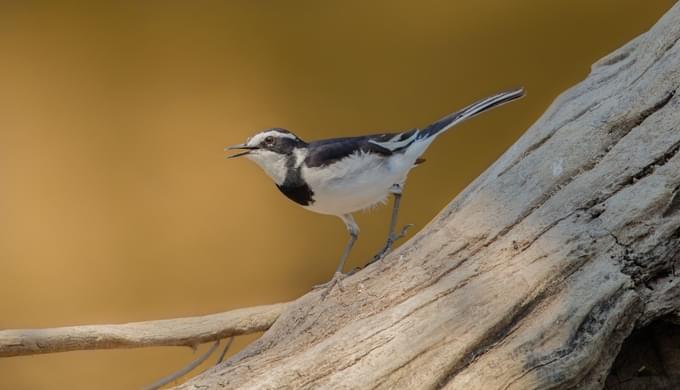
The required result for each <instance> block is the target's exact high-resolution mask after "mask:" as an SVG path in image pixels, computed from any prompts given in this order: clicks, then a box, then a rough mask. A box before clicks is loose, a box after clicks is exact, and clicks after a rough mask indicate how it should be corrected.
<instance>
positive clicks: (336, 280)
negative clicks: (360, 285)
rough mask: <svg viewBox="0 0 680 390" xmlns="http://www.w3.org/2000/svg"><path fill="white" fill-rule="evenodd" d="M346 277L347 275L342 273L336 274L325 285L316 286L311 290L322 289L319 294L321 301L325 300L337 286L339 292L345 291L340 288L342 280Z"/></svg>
mask: <svg viewBox="0 0 680 390" xmlns="http://www.w3.org/2000/svg"><path fill="white" fill-rule="evenodd" d="M347 276H348V275H345V274H343V273H342V272H336V273H335V274H333V277H332V278H331V280H329V281H328V282H326V283H321V284H317V285H316V286H314V287H312V290H319V289H323V290H324V291H323V293H321V299H326V296H328V294H329V293H330V292H331V291H332V290H333V288H334V287H335V286H337V287H338V289H339V290H340V291H344V290H345V288H344V287H343V286H342V280H343V279H345V278H346V277H347Z"/></svg>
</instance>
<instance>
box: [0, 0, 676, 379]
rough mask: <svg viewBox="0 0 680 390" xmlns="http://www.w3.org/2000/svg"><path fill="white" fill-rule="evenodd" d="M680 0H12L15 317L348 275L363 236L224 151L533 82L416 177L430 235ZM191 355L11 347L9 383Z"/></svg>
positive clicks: (6, 25) (10, 263)
mask: <svg viewBox="0 0 680 390" xmlns="http://www.w3.org/2000/svg"><path fill="white" fill-rule="evenodd" d="M673 3H674V1H672V0H656V1H653V2H642V1H638V0H601V1H597V2H593V1H589V0H555V1H550V2H547V1H541V0H515V1H512V2H509V1H506V0H489V1H484V2H479V1H475V0H458V1H422V2H417V4H416V2H411V1H373V2H363V1H342V2H341V1H336V2H323V3H322V2H316V1H297V2H264V1H260V2H252V1H231V2H217V1H214V2H210V1H202V2H144V3H143V4H142V3H137V2H118V3H115V4H113V3H109V4H107V3H104V2H91V3H90V4H86V3H84V2H59V1H54V2H50V3H44V4H41V3H39V2H32V1H31V2H10V1H3V2H2V3H0V277H1V279H0V280H1V282H0V297H1V298H0V328H28V327H51V326H60V325H76V324H95V323H116V322H128V321H140V320H150V319H161V318H170V317H177V316H189V315H199V314H206V313H212V312H218V311H223V310H227V309H232V308H238V307H244V306H251V305H258V304H266V303H273V302H281V301H287V300H291V299H294V298H296V297H298V296H300V295H301V294H304V293H305V292H307V291H308V290H309V289H310V288H311V286H312V285H314V284H317V283H320V282H324V281H326V280H327V279H328V278H330V277H331V275H332V273H333V271H334V268H335V266H336V262H337V260H338V257H339V255H340V253H341V250H342V248H343V245H344V244H345V240H346V238H347V237H346V232H345V228H344V226H343V224H342V222H341V221H340V220H339V219H336V218H334V217H328V216H322V215H317V214H313V213H310V212H308V211H305V210H303V209H302V208H300V207H298V206H296V205H295V204H294V203H292V202H291V201H289V200H287V199H286V198H285V197H283V196H282V195H281V194H279V192H278V190H277V189H276V188H275V187H274V185H273V184H272V183H271V182H270V180H269V179H268V178H267V177H266V176H265V175H264V174H263V173H262V172H261V171H260V170H259V169H258V168H257V167H256V166H255V165H254V164H252V163H251V162H249V161H247V160H245V159H241V160H225V159H224V152H223V150H222V149H223V147H224V146H225V145H230V144H234V143H239V142H242V141H243V140H245V138H246V137H247V136H249V135H251V134H253V133H254V132H256V131H258V130H260V129H262V128H267V127H274V126H279V127H285V128H288V129H291V130H293V131H294V132H296V133H297V134H298V135H299V136H300V137H302V138H304V139H308V140H312V139H316V138H324V137H331V136H347V135H358V134H363V133H368V132H380V131H385V130H404V129H409V128H412V127H419V126H424V125H426V124H428V123H429V122H431V121H433V120H436V119H438V118H439V117H441V116H443V115H445V114H447V113H449V112H451V111H455V110H457V109H459V108H461V107H462V106H464V105H466V104H468V103H471V102H473V101H474V100H476V99H479V98H482V97H485V96H486V95H488V94H491V93H494V92H497V91H499V90H503V89H506V88H510V87H514V86H519V85H522V86H524V87H525V88H526V90H527V93H528V96H527V97H526V98H525V99H524V100H522V101H519V102H515V103H512V104H510V105H507V106H504V107H502V108H500V109H497V110H493V111H492V112H490V113H487V114H484V115H483V116H480V117H478V118H475V119H474V120H472V121H470V122H467V123H465V124H464V125H462V126H460V127H458V128H457V129H456V131H453V132H450V133H448V134H447V135H446V136H444V137H442V138H440V139H439V140H438V141H437V142H436V143H435V144H434V145H433V146H432V147H431V148H430V150H429V151H428V153H427V154H426V155H425V157H426V158H427V160H428V161H427V163H425V164H424V165H422V166H421V167H419V168H418V169H416V170H414V171H413V172H412V174H411V175H410V178H409V181H408V183H407V186H406V190H405V194H404V200H403V203H402V208H401V217H400V225H401V224H404V223H414V224H415V228H414V229H413V232H415V231H417V230H418V229H420V228H422V227H423V226H424V225H425V224H427V222H428V221H429V220H431V219H432V217H433V216H435V215H436V213H437V212H438V211H439V210H440V209H442V208H443V207H444V206H445V205H446V204H447V203H448V202H449V201H450V200H451V199H452V198H453V197H454V196H455V195H456V194H457V193H458V192H460V191H461V190H462V189H463V188H464V187H465V186H466V185H467V184H469V183H470V182H471V181H472V180H473V179H474V178H475V177H476V176H478V175H479V174H480V173H481V172H482V171H483V170H484V169H485V168H486V167H487V166H489V165H490V164H491V163H492V162H493V161H494V160H495V159H496V158H498V156H500V154H501V153H502V152H503V151H504V150H505V149H506V148H507V147H508V146H509V145H511V144H512V143H513V142H514V140H516V139H517V138H518V137H519V136H520V135H521V134H522V132H523V131H524V130H525V129H526V128H527V127H529V126H530V125H531V124H532V123H533V122H534V121H535V120H536V119H537V117H538V116H539V115H540V114H541V113H542V112H543V111H544V110H545V109H546V108H547V106H548V105H549V104H550V102H551V101H552V100H553V99H554V98H555V97H556V96H557V95H558V94H559V93H560V92H562V91H563V90H564V89H566V88H568V87H570V86H572V85H573V84H575V83H577V82H578V81H580V80H581V79H583V78H584V77H585V76H586V75H587V74H588V72H589V69H590V65H591V64H592V63H593V62H594V61H596V60H597V59H599V58H600V57H602V56H604V55H606V54H607V53H609V52H611V51H612V50H614V49H616V48H617V47H619V46H621V45H622V44H624V43H626V42H627V41H629V40H630V39H632V38H633V37H635V36H636V35H638V34H640V33H642V32H644V31H645V30H647V29H648V28H649V27H650V26H652V25H653V24H654V22H655V21H656V20H657V19H658V18H659V17H660V16H661V15H662V14H663V13H664V11H666V10H667V9H668V8H670V6H671V5H672V4H673ZM388 220H389V207H382V208H380V209H377V210H374V211H373V212H372V213H370V214H368V213H360V214H358V215H357V222H358V223H359V225H360V226H361V229H362V234H361V236H360V239H359V241H358V245H357V246H356V247H355V250H354V251H353V253H352V255H351V258H350V260H349V263H348V269H349V268H350V267H355V266H359V265H362V264H363V263H365V261H366V260H367V259H369V258H370V256H371V255H372V254H373V253H374V252H375V251H376V250H377V249H378V248H379V247H380V246H381V245H382V243H383V240H384V239H385V235H386V231H387V224H388ZM254 337H255V336H248V337H241V338H238V339H237V340H236V342H235V343H234V348H232V351H231V352H232V353H233V352H236V351H238V350H239V349H240V348H242V347H243V346H244V345H245V344H247V343H248V342H250V341H252V340H253V339H254ZM205 348H206V346H203V347H202V348H201V349H200V351H202V350H204V349H205ZM193 357H194V355H193V354H192V352H191V351H190V350H189V349H188V348H171V347H166V348H148V349H137V350H111V351H86V352H69V353H61V354H53V355H43V356H33V357H19V358H5V359H0V388H2V389H48V388H49V389H61V388H67V387H68V388H70V389H90V388H97V389H127V388H129V389H134V388H138V387H140V386H142V385H145V384H148V383H151V382H153V381H155V380H156V379H158V378H160V377H161V376H163V375H165V374H168V373H170V372H172V371H174V370H176V369H178V368H180V367H181V366H182V365H184V364H186V363H187V362H188V361H189V360H191V359H192V358H193ZM203 367H205V365H204V366H203Z"/></svg>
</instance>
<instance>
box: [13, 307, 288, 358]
mask: <svg viewBox="0 0 680 390" xmlns="http://www.w3.org/2000/svg"><path fill="white" fill-rule="evenodd" d="M286 305H287V303H277V304H274V305H266V306H255V307H249V308H243V309H236V310H231V311H226V312H223V313H217V314H209V315H205V316H198V317H185V318H175V319H168V320H157V321H144V322H131V323H127V324H116V325H83V326H67V327H61V328H46V329H8V330H0V357H9V356H21V355H34V354H42V353H53V352H66V351H80V350H88V349H112V348H139V347H152V346H189V347H196V346H197V345H198V344H201V343H205V342H209V341H216V340H221V339H224V338H227V337H230V336H238V335H242V334H249V333H254V332H259V331H264V330H267V329H269V327H270V326H271V325H272V324H273V323H274V321H276V319H277V318H278V317H279V315H280V314H281V312H282V311H283V309H284V307H285V306H286Z"/></svg>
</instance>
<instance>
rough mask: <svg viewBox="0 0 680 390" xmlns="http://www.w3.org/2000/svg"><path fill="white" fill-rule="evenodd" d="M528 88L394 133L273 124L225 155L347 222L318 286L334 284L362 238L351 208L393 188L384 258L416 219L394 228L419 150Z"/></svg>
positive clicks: (377, 257) (292, 196)
mask: <svg viewBox="0 0 680 390" xmlns="http://www.w3.org/2000/svg"><path fill="white" fill-rule="evenodd" d="M523 95H524V89H523V88H516V89H512V90H508V91H504V92H500V93H497V94H495V95H492V96H489V97H487V98H485V99H481V100H479V101H476V102H475V103H472V104H470V105H468V106H467V107H465V108H463V109H461V110H459V111H456V112H454V113H451V114H449V115H446V116H445V117H443V118H441V119H439V120H438V121H436V122H434V123H432V124H430V125H429V126H427V127H424V128H422V129H419V128H415V129H411V130H408V131H404V132H397V133H378V134H371V135H362V136H354V137H342V138H331V139H323V140H318V141H312V142H306V141H303V140H302V139H301V138H299V137H298V136H297V135H295V134H294V133H293V132H291V131H289V130H286V129H283V128H278V127H277V128H270V129H266V130H263V131H260V132H258V133H257V134H255V135H253V136H251V137H249V138H248V139H247V140H246V142H245V143H242V144H238V145H232V146H227V147H226V148H225V151H238V152H237V153H236V154H232V155H228V156H226V157H227V158H236V157H246V158H247V159H249V160H251V161H253V162H255V163H256V164H257V165H258V166H259V167H260V168H261V169H262V170H264V172H265V173H266V174H267V175H268V176H269V177H270V178H271V179H272V180H273V181H274V183H275V184H276V187H277V188H278V189H279V190H280V191H281V193H283V195H285V196H286V197H287V198H289V199H290V200H292V201H293V202H295V203H297V204H298V205H300V206H302V207H303V208H305V209H307V210H309V211H313V212H316V213H319V214H326V215H333V216H337V217H339V218H340V219H341V220H342V221H343V222H344V224H345V226H346V228H347V232H348V233H349V240H348V241H347V243H346V244H345V247H344V250H343V252H342V255H341V256H340V261H339V263H338V265H337V268H336V270H335V273H334V274H333V277H332V278H331V280H330V281H329V282H327V283H324V284H322V285H319V286H317V287H321V286H327V287H328V290H330V289H332V288H333V286H334V285H336V284H339V283H340V281H341V280H342V279H343V278H344V277H345V276H346V274H344V273H343V269H344V266H345V261H346V260H347V257H348V256H349V254H350V251H351V250H352V247H353V246H354V243H355V241H356V240H357V238H358V237H359V226H358V225H357V223H356V222H355V221H354V218H353V216H352V214H353V213H355V212H357V211H360V210H365V209H370V208H372V207H373V206H375V205H378V204H381V203H385V202H386V200H387V198H388V197H389V196H390V195H392V196H393V197H394V201H393V207H392V215H391V219H390V223H389V228H388V236H387V240H386V242H385V245H384V246H383V247H382V249H380V250H379V251H378V253H377V254H376V255H375V256H374V257H373V258H372V260H371V261H370V262H369V264H370V263H373V262H375V261H378V260H380V259H382V258H383V257H384V256H385V255H386V254H387V253H388V252H389V251H390V250H391V248H392V246H393V245H394V242H395V241H396V240H398V239H399V238H401V237H402V236H404V234H405V233H406V229H408V227H410V226H411V225H406V226H405V227H404V228H403V229H402V230H401V232H400V233H399V234H397V233H396V223H397V217H398V213H399V206H400V202H401V197H402V192H403V189H404V183H405V182H406V178H407V176H408V173H409V172H410V171H411V169H413V168H414V167H415V166H417V165H419V164H420V163H422V162H423V161H424V159H422V158H421V156H422V155H423V153H425V151H426V150H427V148H428V147H429V146H430V145H431V144H432V142H433V141H434V140H435V139H436V138H437V137H438V136H439V135H441V134H443V133H444V132H445V131H446V130H448V129H450V128H452V127H454V126H455V125H457V124H459V123H461V122H463V121H465V120H467V119H470V118H472V117H474V116H476V115H478V114H480V113H482V112H484V111H486V110H489V109H491V108H494V107H497V106H500V105H502V104H505V103H508V102H510V101H513V100H515V99H519V98H521V97H522V96H523ZM328 290H327V291H328Z"/></svg>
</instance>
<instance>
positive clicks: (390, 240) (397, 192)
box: [368, 184, 413, 264]
mask: <svg viewBox="0 0 680 390" xmlns="http://www.w3.org/2000/svg"><path fill="white" fill-rule="evenodd" d="M402 190H403V187H402V185H401V184H395V185H393V186H392V188H391V189H390V192H391V193H392V195H393V196H394V206H393V207H392V218H391V219H390V230H389V233H388V235H387V241H386V242H385V246H384V247H383V248H382V249H381V250H380V251H379V252H378V253H376V254H375V256H373V259H371V261H370V262H369V263H368V264H371V263H374V262H376V261H378V260H380V259H382V258H383V257H385V255H386V254H387V253H389V251H390V249H392V245H393V244H394V242H395V241H397V240H398V239H400V238H402V237H404V236H405V235H406V232H407V231H408V229H409V228H410V227H411V226H413V225H412V224H407V225H404V227H403V228H402V229H401V231H400V232H399V234H396V233H395V231H394V230H395V228H396V227H397V217H398V215H399V203H400V202H401V192H402Z"/></svg>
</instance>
